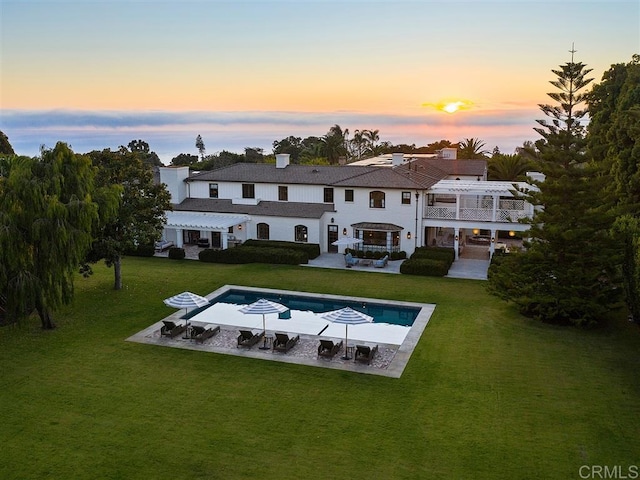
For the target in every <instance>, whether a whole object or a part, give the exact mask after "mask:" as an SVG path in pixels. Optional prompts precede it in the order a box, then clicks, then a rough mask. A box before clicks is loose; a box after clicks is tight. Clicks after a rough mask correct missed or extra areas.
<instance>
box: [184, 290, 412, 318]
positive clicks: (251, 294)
mask: <svg viewBox="0 0 640 480" xmlns="http://www.w3.org/2000/svg"><path fill="white" fill-rule="evenodd" d="M260 298H264V299H266V300H271V301H273V302H277V303H279V304H281V305H284V306H286V307H288V308H289V309H290V310H291V311H294V312H295V311H310V312H313V313H326V312H329V311H331V310H338V309H340V308H344V307H351V308H352V309H354V310H357V311H359V312H361V313H364V314H366V315H369V316H371V317H373V322H374V323H389V324H392V325H402V326H405V327H410V326H411V325H413V322H414V320H415V319H416V317H417V316H418V313H420V309H419V308H417V307H405V306H400V305H394V304H392V303H381V302H372V301H367V302H362V301H359V302H358V301H354V300H338V299H335V298H334V299H331V298H315V297H308V296H304V297H303V296H300V295H289V294H282V293H270V292H256V291H248V290H242V289H236V288H233V289H230V290H228V291H227V292H225V293H222V294H221V295H219V296H217V297H215V298H212V299H210V305H207V306H204V307H201V308H199V309H197V310H194V311H193V312H190V313H188V314H187V315H186V316H185V317H186V318H191V317H192V316H194V315H196V314H198V313H200V312H202V311H203V310H206V309H207V308H209V307H210V306H211V305H214V304H217V303H225V304H232V305H237V306H238V308H240V307H242V306H244V305H249V304H250V303H253V302H255V301H257V300H259V299H260ZM286 315H288V312H285V313H284V314H280V317H281V318H286Z"/></svg>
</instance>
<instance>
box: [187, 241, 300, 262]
mask: <svg viewBox="0 0 640 480" xmlns="http://www.w3.org/2000/svg"><path fill="white" fill-rule="evenodd" d="M198 258H199V259H200V261H202V262H211V263H274V264H285V265H299V264H301V263H309V259H308V257H307V254H306V252H304V251H302V250H300V249H289V248H269V247H264V246H260V247H254V246H251V245H249V246H247V245H246V242H245V244H243V245H242V246H241V247H236V248H229V249H227V250H213V249H210V248H206V249H204V250H201V251H200V253H199V254H198Z"/></svg>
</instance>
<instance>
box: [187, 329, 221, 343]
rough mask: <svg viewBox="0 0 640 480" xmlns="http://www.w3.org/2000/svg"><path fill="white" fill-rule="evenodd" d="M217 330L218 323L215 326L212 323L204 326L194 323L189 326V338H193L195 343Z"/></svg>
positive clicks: (212, 334) (218, 330)
mask: <svg viewBox="0 0 640 480" xmlns="http://www.w3.org/2000/svg"><path fill="white" fill-rule="evenodd" d="M219 332H220V325H216V326H215V327H214V326H213V325H207V326H206V327H201V326H199V325H194V326H192V327H191V340H195V341H196V343H202V342H204V341H205V340H207V339H208V338H211V337H213V336H214V335H215V334H216V333H219Z"/></svg>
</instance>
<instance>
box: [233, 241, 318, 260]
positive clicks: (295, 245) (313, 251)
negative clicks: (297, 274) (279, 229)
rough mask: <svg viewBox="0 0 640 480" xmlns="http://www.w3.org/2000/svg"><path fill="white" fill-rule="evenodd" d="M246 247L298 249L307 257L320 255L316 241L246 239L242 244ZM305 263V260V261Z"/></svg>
mask: <svg viewBox="0 0 640 480" xmlns="http://www.w3.org/2000/svg"><path fill="white" fill-rule="evenodd" d="M242 245H243V246H247V247H263V248H285V249H289V250H300V251H303V252H305V253H306V254H307V258H311V259H313V258H316V257H318V256H320V245H318V244H317V243H301V242H285V241H282V240H255V239H252V240H247V241H245V242H244V243H243V244H242ZM305 263H306V262H305Z"/></svg>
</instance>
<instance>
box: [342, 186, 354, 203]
mask: <svg viewBox="0 0 640 480" xmlns="http://www.w3.org/2000/svg"><path fill="white" fill-rule="evenodd" d="M344 201H345V202H353V190H352V189H350V188H348V189H346V190H345V191H344Z"/></svg>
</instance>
